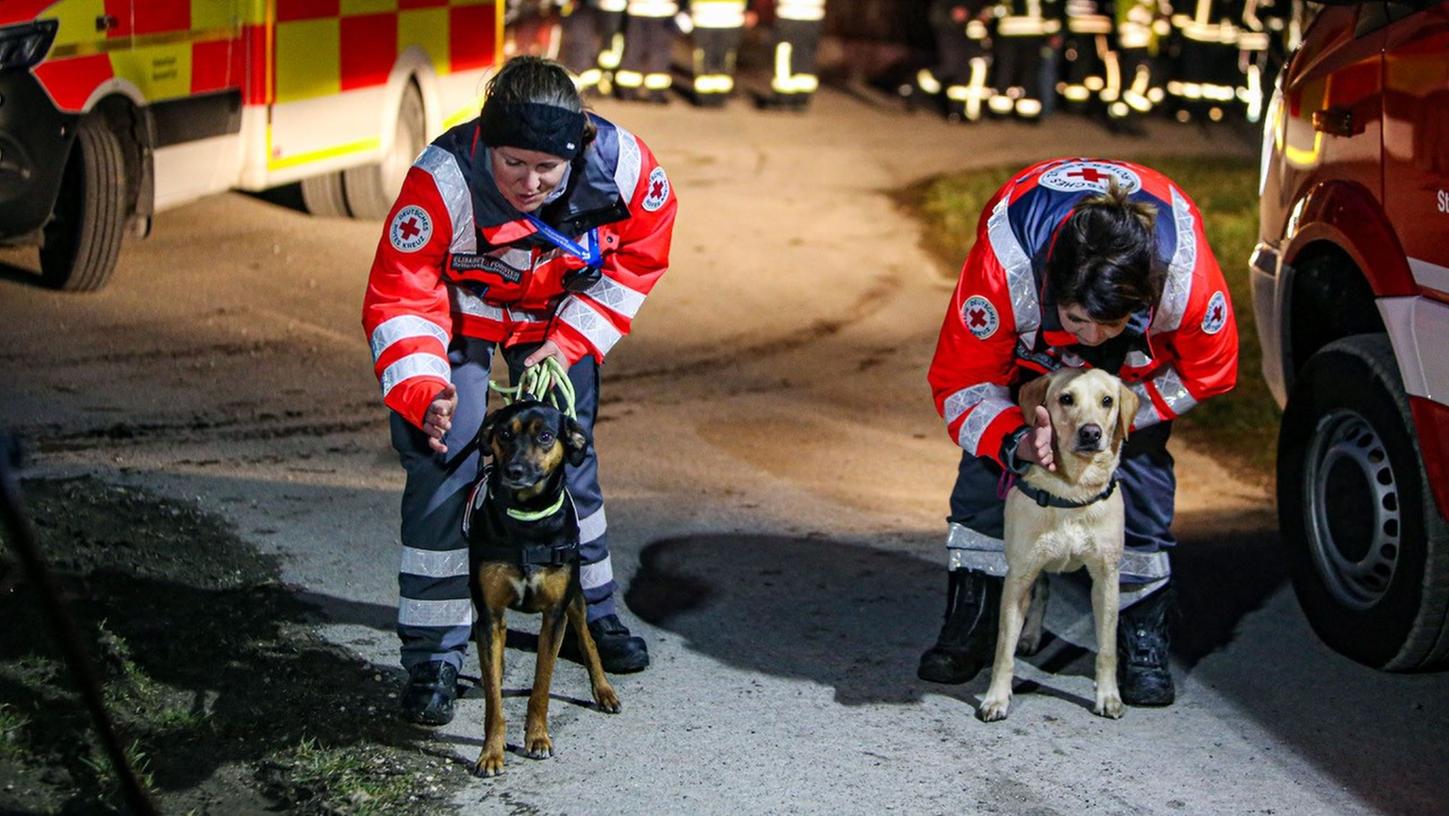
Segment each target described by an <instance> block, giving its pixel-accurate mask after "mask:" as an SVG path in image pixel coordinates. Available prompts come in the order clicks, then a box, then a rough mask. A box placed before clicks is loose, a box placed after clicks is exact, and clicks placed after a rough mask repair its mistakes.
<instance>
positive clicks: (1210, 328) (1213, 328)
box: [1202, 290, 1228, 334]
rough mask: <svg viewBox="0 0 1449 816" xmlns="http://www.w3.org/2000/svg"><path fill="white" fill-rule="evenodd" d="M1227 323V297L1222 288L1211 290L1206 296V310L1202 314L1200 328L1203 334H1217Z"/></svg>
mask: <svg viewBox="0 0 1449 816" xmlns="http://www.w3.org/2000/svg"><path fill="white" fill-rule="evenodd" d="M1226 325H1228V298H1227V296H1226V295H1224V294H1223V293H1222V290H1218V291H1216V292H1213V296H1212V297H1210V298H1208V305H1207V311H1206V312H1205V313H1204V314H1203V316H1202V330H1203V333H1204V334H1217V333H1218V332H1220V331H1222V330H1223V326H1226Z"/></svg>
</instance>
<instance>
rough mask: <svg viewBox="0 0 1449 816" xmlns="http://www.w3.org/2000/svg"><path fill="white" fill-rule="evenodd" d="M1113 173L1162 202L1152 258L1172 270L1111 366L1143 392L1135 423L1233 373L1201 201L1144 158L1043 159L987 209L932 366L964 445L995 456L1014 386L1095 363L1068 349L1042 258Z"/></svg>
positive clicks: (1012, 422)
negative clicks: (1058, 369)
mask: <svg viewBox="0 0 1449 816" xmlns="http://www.w3.org/2000/svg"><path fill="white" fill-rule="evenodd" d="M1112 178H1115V179H1116V180H1117V182H1118V184H1119V185H1121V186H1123V187H1125V188H1126V189H1127V190H1128V191H1130V193H1131V198H1132V199H1133V200H1134V201H1144V202H1147V203H1149V204H1152V205H1153V206H1154V207H1156V208H1157V224H1156V234H1157V256H1158V262H1159V263H1161V264H1162V265H1163V266H1164V267H1165V268H1166V270H1167V277H1166V282H1165V284H1164V286H1163V291H1162V297H1161V299H1160V300H1159V302H1158V303H1157V304H1156V305H1155V306H1154V307H1153V308H1152V309H1151V310H1150V311H1149V312H1145V313H1143V314H1141V315H1137V316H1134V317H1135V319H1134V320H1132V321H1129V325H1133V324H1134V323H1135V324H1136V326H1137V331H1138V332H1140V335H1139V336H1137V337H1135V338H1130V339H1131V340H1132V342H1131V350H1130V351H1127V352H1126V353H1125V355H1124V358H1123V361H1122V363H1121V365H1120V368H1119V370H1118V372H1117V373H1118V374H1119V376H1121V378H1122V380H1123V381H1124V382H1125V383H1127V384H1128V386H1129V387H1130V388H1131V389H1132V390H1133V391H1135V392H1136V393H1137V396H1138V397H1139V398H1140V399H1141V406H1140V407H1139V409H1138V411H1137V415H1136V417H1135V419H1134V421H1133V426H1134V427H1136V428H1145V427H1147V426H1149V425H1155V424H1157V423H1158V422H1165V421H1168V420H1171V419H1175V418H1177V417H1179V416H1181V415H1182V414H1183V413H1185V412H1187V411H1188V410H1189V409H1191V408H1192V407H1193V406H1194V405H1196V404H1197V403H1199V402H1201V401H1202V400H1205V399H1207V398H1208V397H1211V396H1214V395H1217V394H1222V393H1224V392H1226V391H1229V390H1231V389H1232V387H1233V385H1234V384H1235V383H1236V382H1237V376H1238V327H1237V322H1236V320H1235V319H1234V317H1233V309H1232V301H1231V300H1230V299H1229V298H1228V287H1227V284H1226V283H1225V282H1224V281H1223V275H1222V271H1221V270H1220V269H1218V264H1217V260H1216V259H1215V258H1214V257H1213V254H1212V249H1211V248H1210V247H1209V246H1208V242H1207V238H1206V237H1205V236H1204V234H1203V227H1202V215H1201V214H1200V213H1199V212H1198V209H1197V205H1195V204H1193V202H1192V200H1191V199H1189V198H1188V197H1187V195H1186V194H1184V193H1183V192H1182V191H1181V190H1179V189H1178V187H1177V185H1175V184H1173V183H1172V181H1170V180H1169V179H1167V178H1166V177H1165V176H1163V175H1162V174H1160V173H1158V172H1156V171H1154V170H1151V169H1148V168H1146V167H1141V166H1139V165H1135V164H1130V163H1128V162H1121V161H1099V160H1088V159H1053V160H1050V161H1045V162H1041V163H1039V164H1036V165H1033V166H1032V167H1029V168H1027V169H1026V170H1024V171H1022V172H1021V173H1018V174H1017V175H1016V177H1015V178H1013V179H1012V180H1011V181H1010V182H1008V183H1007V184H1006V186H1004V187H1002V188H1001V189H1000V190H998V191H997V193H996V195H995V196H993V197H992V199H991V201H990V202H988V203H987V205H986V208H985V210H984V212H982V214H981V221H980V223H979V224H978V226H977V229H976V244H975V246H973V247H972V248H971V252H970V254H969V255H968V256H967V258H966V264H965V266H964V268H963V269H962V270H961V278H960V280H959V281H958V282H957V284H956V291H955V294H954V295H953V296H952V298H951V308H950V309H949V310H948V311H947V312H946V319H945V322H944V324H943V325H942V326H941V337H940V340H939V341H938V342H937V345H936V355H935V357H934V358H933V359H932V361H931V368H930V372H929V373H928V374H927V379H928V380H929V381H930V384H931V390H932V392H933V394H934V396H935V400H936V411H937V413H939V414H941V416H942V417H943V418H945V420H946V430H947V432H948V433H949V434H950V435H951V438H952V439H954V440H956V442H957V444H959V445H960V446H961V447H962V448H964V449H965V450H966V451H968V452H970V453H972V454H974V455H976V456H983V457H990V458H992V459H995V460H997V461H998V462H999V461H1000V459H1001V446H1002V442H1003V440H1004V439H1005V437H1007V436H1009V435H1010V434H1011V433H1012V432H1014V431H1015V430H1017V429H1018V428H1021V427H1023V426H1024V425H1025V424H1026V421H1025V419H1024V418H1023V416H1022V413H1021V409H1020V408H1019V407H1017V405H1016V403H1015V402H1013V400H1012V397H1011V393H1012V392H1011V388H1012V386H1015V385H1020V384H1021V382H1023V381H1025V380H1027V379H1030V378H1032V377H1034V376H1037V375H1038V374H1040V373H1042V372H1043V371H1046V370H1049V369H1052V368H1056V367H1060V366H1072V367H1082V366H1088V365H1090V363H1088V362H1087V361H1086V360H1084V359H1083V356H1087V355H1088V354H1089V352H1091V351H1092V350H1089V349H1084V348H1073V346H1075V345H1076V343H1077V341H1076V338H1075V337H1074V336H1073V335H1072V334H1071V333H1070V332H1067V331H1064V330H1062V329H1061V327H1060V325H1059V321H1058V318H1057V315H1056V308H1055V302H1054V300H1053V299H1052V297H1051V293H1050V292H1049V291H1048V290H1047V287H1046V285H1045V281H1046V259H1047V253H1048V250H1049V248H1050V246H1051V242H1052V239H1053V237H1054V236H1055V234H1056V231H1057V228H1058V227H1060V226H1061V225H1062V223H1064V222H1065V221H1066V219H1067V218H1068V217H1069V216H1070V215H1071V211H1072V208H1073V207H1074V206H1076V204H1077V203H1078V202H1079V201H1081V200H1082V199H1084V198H1087V197H1089V196H1093V195H1097V194H1099V193H1102V192H1104V191H1105V190H1106V189H1107V186H1108V183H1109V180H1110V179H1112ZM1129 331H1130V330H1129Z"/></svg>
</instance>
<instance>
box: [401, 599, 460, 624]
mask: <svg viewBox="0 0 1449 816" xmlns="http://www.w3.org/2000/svg"><path fill="white" fill-rule="evenodd" d="M397 622H398V623H399V624H401V625H403V626H472V625H473V601H471V600H469V599H468V598H464V599H462V600H458V601H414V600H411V599H409V598H403V599H402V602H401V603H399V604H398V606H397Z"/></svg>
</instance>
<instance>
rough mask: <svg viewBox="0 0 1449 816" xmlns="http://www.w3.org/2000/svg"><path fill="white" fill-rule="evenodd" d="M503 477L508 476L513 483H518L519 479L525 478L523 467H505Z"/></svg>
mask: <svg viewBox="0 0 1449 816" xmlns="http://www.w3.org/2000/svg"><path fill="white" fill-rule="evenodd" d="M503 475H504V476H507V477H508V478H509V479H511V480H513V481H515V482H516V481H518V480H519V479H522V478H523V475H524V469H523V465H519V464H510V465H509V466H507V467H505V468H504V469H503Z"/></svg>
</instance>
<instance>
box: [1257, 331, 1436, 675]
mask: <svg viewBox="0 0 1449 816" xmlns="http://www.w3.org/2000/svg"><path fill="white" fill-rule="evenodd" d="M1413 427H1414V425H1413V420H1412V418H1411V415H1410V412H1409V402H1408V397H1406V396H1405V393H1404V385H1403V381H1402V380H1401V379H1400V377H1399V369H1398V364H1397V362H1396V361H1395V359H1394V352H1393V348H1392V346H1391V345H1390V344H1389V340H1388V337H1386V336H1385V335H1381V334H1365V335H1356V336H1353V337H1347V338H1344V339H1341V340H1336V341H1334V342H1333V343H1330V344H1329V345H1327V346H1325V347H1324V348H1323V349H1322V350H1320V351H1319V352H1318V353H1316V354H1314V355H1313V357H1312V358H1311V359H1309V361H1308V363H1307V364H1306V365H1305V366H1304V367H1303V372H1302V375H1301V376H1300V377H1299V379H1298V381H1297V382H1296V383H1295V384H1294V387H1293V392H1292V394H1291V395H1290V396H1289V400H1288V407H1287V409H1286V410H1285V411H1284V414H1283V423H1282V426H1281V430H1280V432H1279V438H1278V521H1279V528H1280V530H1281V532H1282V541H1283V545H1284V546H1285V547H1286V548H1287V557H1288V567H1289V572H1290V574H1291V575H1292V577H1293V588H1294V590H1295V591H1296V592H1297V594H1298V601H1299V603H1300V604H1301V605H1302V607H1303V611H1304V614H1305V615H1307V617H1308V621H1309V623H1310V624H1311V625H1312V626H1313V629H1314V631H1315V632H1317V633H1318V636H1319V637H1320V638H1322V639H1323V641H1324V642H1325V643H1327V644H1328V645H1329V646H1330V647H1332V648H1333V649H1335V650H1337V651H1339V652H1341V653H1343V654H1345V655H1347V656H1348V657H1351V658H1353V659H1354V660H1357V661H1359V662H1361V663H1365V664H1367V665H1370V666H1374V667H1376V668H1381V669H1387V670H1390V671H1407V670H1413V669H1427V668H1431V667H1434V666H1437V665H1440V664H1443V663H1444V662H1445V657H1446V654H1449V630H1446V627H1445V617H1446V612H1449V527H1446V525H1445V523H1444V521H1443V519H1442V518H1441V517H1440V515H1439V512H1438V509H1437V507H1436V506H1435V502H1434V498H1433V493H1432V491H1431V490H1430V488H1429V482H1428V477H1427V475H1426V473H1425V470H1424V465H1423V461H1422V459H1421V455H1420V452H1419V447H1418V444H1417V443H1416V441H1415V437H1414V433H1413V430H1412V429H1413Z"/></svg>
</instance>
